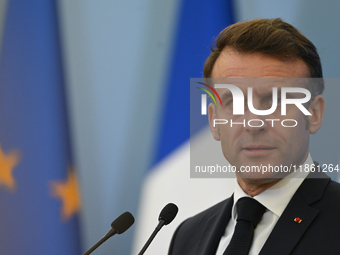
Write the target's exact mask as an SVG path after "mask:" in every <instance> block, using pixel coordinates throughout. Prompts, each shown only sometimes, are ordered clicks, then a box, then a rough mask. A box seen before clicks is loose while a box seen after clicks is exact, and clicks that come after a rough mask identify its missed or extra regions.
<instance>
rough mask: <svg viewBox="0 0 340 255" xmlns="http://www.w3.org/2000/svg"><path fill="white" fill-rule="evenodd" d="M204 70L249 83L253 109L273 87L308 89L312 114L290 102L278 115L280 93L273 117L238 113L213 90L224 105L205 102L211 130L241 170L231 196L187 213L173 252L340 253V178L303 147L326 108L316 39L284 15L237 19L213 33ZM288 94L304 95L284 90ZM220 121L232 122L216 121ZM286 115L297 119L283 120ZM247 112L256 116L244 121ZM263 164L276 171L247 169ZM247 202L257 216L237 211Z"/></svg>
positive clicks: (226, 94) (224, 92)
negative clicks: (254, 218)
mask: <svg viewBox="0 0 340 255" xmlns="http://www.w3.org/2000/svg"><path fill="white" fill-rule="evenodd" d="M204 77H205V78H211V79H212V80H209V79H207V81H211V82H212V85H213V84H214V82H213V80H214V79H216V78H225V79H229V80H227V81H230V80H232V81H235V78H241V79H239V80H238V81H237V86H238V88H239V89H241V91H242V92H243V94H244V95H247V88H248V87H252V100H253V101H252V104H253V108H255V109H258V110H267V109H269V108H271V106H272V104H274V102H275V98H274V97H273V95H272V94H274V92H273V91H274V89H273V88H274V87H279V88H281V90H283V89H282V88H283V87H288V88H292V87H299V88H302V89H308V90H309V91H310V94H311V98H310V100H309V101H308V102H307V103H306V104H304V107H305V108H306V109H308V111H309V113H310V115H306V114H305V113H304V112H303V111H302V110H301V107H297V105H294V104H291V105H287V107H286V114H285V115H284V116H282V112H281V109H280V108H281V105H280V101H279V100H278V101H276V103H277V106H278V107H277V109H276V110H275V109H274V110H273V111H271V112H270V114H269V115H265V116H264V115H259V114H254V113H253V112H254V111H252V110H251V108H250V106H249V102H248V107H245V110H244V115H235V114H233V112H234V109H233V103H234V102H233V94H232V93H230V91H229V90H228V89H225V88H217V89H216V91H217V92H218V94H219V95H220V97H221V99H222V104H221V105H220V104H216V105H214V104H210V105H209V109H208V113H209V123H210V129H211V132H212V135H213V137H214V139H215V140H217V141H220V142H221V147H222V151H223V155H224V157H225V158H226V159H227V161H228V162H229V163H230V164H231V165H232V166H234V167H236V169H237V171H236V177H237V183H236V188H235V191H234V194H233V195H232V196H231V197H230V198H228V199H226V200H225V201H222V202H221V203H219V204H217V205H215V206H213V207H211V208H209V209H207V210H205V211H203V212H201V213H199V214H197V215H196V216H194V217H192V218H189V219H187V220H186V221H184V222H183V223H182V224H181V225H180V226H179V227H178V229H177V230H176V232H175V234H174V236H173V239H172V241H171V245H170V249H169V254H171V255H191V254H192V255H194V254H195V255H200V254H205V255H208V254H209V255H210V254H218V255H219V254H275V255H278V254H282V255H283V254H285V255H286V254H340V241H339V240H340V220H339V217H340V203H339V202H340V185H339V184H338V183H335V182H333V181H331V180H330V179H329V178H328V177H327V175H325V174H324V173H322V169H323V167H320V166H319V165H318V164H317V163H316V162H313V160H312V158H311V155H310V154H309V135H310V134H314V133H316V132H317V131H318V130H319V128H320V127H321V124H322V120H323V113H324V109H325V103H324V99H323V97H322V95H321V94H322V91H323V89H324V84H323V78H322V67H321V62H320V58H319V55H318V53H317V51H316V48H315V46H314V45H313V44H312V43H311V42H310V41H309V40H308V39H307V38H305V37H304V36H303V35H302V34H301V33H299V32H298V31H297V30H296V29H295V28H294V27H293V26H291V25H290V24H288V23H285V22H283V21H282V20H280V19H273V20H268V19H258V20H253V21H249V22H240V23H236V24H234V25H232V26H230V27H228V28H226V29H224V30H223V31H222V32H221V33H220V35H219V36H218V38H217V40H216V47H215V48H214V49H213V51H212V53H211V55H210V56H209V57H208V59H207V60H206V63H205V66H204ZM243 78H246V79H243ZM231 84H233V83H231ZM278 84H279V85H278ZM290 91H292V90H290ZM278 94H280V93H278ZM287 98H290V99H294V100H295V99H301V93H288V94H287ZM234 101H236V100H235V98H234ZM235 105H236V104H235ZM282 107H283V106H282ZM216 119H228V120H230V121H232V122H234V125H215V121H214V120H216ZM283 119H289V120H294V123H296V125H293V126H290V127H288V126H287V125H283V124H282V123H283V122H282V120H283ZM250 120H252V121H257V122H258V123H257V124H256V125H255V124H254V123H253V124H252V125H250V122H249V121H250ZM274 120H275V121H274ZM274 122H275V123H274ZM280 122H281V124H282V125H280V124H279V123H280ZM236 123H238V124H236ZM240 123H241V124H242V123H243V125H240ZM246 123H248V125H246ZM263 166H268V167H269V166H272V167H275V166H276V167H277V169H281V171H267V172H256V171H254V172H252V171H244V170H245V169H252V167H257V168H260V167H263ZM280 167H281V168H280ZM284 168H286V169H290V171H289V172H287V171H282V169H284ZM249 200H250V202H249ZM243 201H247V203H248V202H249V203H250V204H251V206H250V205H247V206H246V207H245V208H247V209H246V210H245V209H243V211H248V210H250V209H249V208H251V207H256V208H257V209H254V210H255V211H254V212H253V211H251V210H253V209H251V210H250V211H251V213H248V214H250V215H255V214H256V215H257V214H258V211H259V210H262V212H261V213H260V214H259V216H258V221H257V222H256V223H254V222H253V221H251V220H250V219H249V220H248V219H243V218H242V217H245V216H243V215H244V214H247V212H246V213H244V212H242V209H241V208H242V207H244V206H243V205H242V204H244V202H243ZM254 201H255V202H254ZM253 203H255V204H256V205H254V206H253ZM260 208H261V209H260ZM256 210H257V211H256ZM240 215H241V216H240ZM244 222H246V223H244ZM242 224H249V229H250V230H245V229H244V228H243V229H242V227H241V225H242ZM247 226H248V225H247ZM240 231H241V232H242V231H243V232H242V233H241V232H240ZM247 231H248V232H251V234H248V233H247ZM240 233H241V234H240ZM240 236H241V237H242V238H240ZM245 236H247V238H245ZM245 239H247V240H245ZM249 239H250V241H249ZM244 242H245V243H247V242H249V243H248V244H249V245H248V244H244ZM245 246H247V248H246V249H244V247H245ZM241 250H243V251H241Z"/></svg>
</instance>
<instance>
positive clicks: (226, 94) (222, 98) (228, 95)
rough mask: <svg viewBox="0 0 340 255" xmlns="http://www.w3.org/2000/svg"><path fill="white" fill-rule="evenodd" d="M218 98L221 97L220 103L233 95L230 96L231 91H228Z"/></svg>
mask: <svg viewBox="0 0 340 255" xmlns="http://www.w3.org/2000/svg"><path fill="white" fill-rule="evenodd" d="M220 97H221V101H222V102H225V101H227V100H228V99H229V98H232V97H233V95H232V93H231V91H230V90H228V91H226V92H224V93H223V94H222V95H221V96H220Z"/></svg>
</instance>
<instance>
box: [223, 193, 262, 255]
mask: <svg viewBox="0 0 340 255" xmlns="http://www.w3.org/2000/svg"><path fill="white" fill-rule="evenodd" d="M236 205H237V220H236V222H237V223H236V226H235V230H234V234H233V236H232V238H231V240H230V243H229V245H228V247H227V249H226V250H225V251H224V253H223V255H247V254H248V252H249V249H250V245H251V243H252V241H253V235H254V229H255V228H256V226H257V224H258V223H259V221H260V219H261V218H262V215H263V213H264V211H265V210H266V208H265V207H264V206H263V205H261V204H260V203H259V202H257V201H256V200H255V199H253V198H250V197H242V198H240V199H239V200H238V201H237V203H236Z"/></svg>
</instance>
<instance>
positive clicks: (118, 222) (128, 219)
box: [83, 212, 135, 255]
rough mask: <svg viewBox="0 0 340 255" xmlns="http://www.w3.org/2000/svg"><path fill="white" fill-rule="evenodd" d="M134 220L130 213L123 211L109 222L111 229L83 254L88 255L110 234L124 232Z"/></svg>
mask: <svg viewBox="0 0 340 255" xmlns="http://www.w3.org/2000/svg"><path fill="white" fill-rule="evenodd" d="M134 222H135V218H134V217H133V216H132V214H131V213H129V212H125V213H123V214H121V215H120V216H119V217H118V218H117V219H115V220H114V221H113V222H112V223H111V229H110V230H109V232H107V233H106V235H105V236H104V237H103V238H102V239H100V240H99V241H98V242H97V243H96V244H95V245H93V246H92V247H91V248H90V249H89V250H88V251H87V252H85V253H84V254H83V255H89V254H90V253H92V252H93V251H94V250H95V249H97V248H98V247H99V246H100V245H101V244H102V243H104V242H105V241H106V240H107V239H109V238H110V237H111V236H113V235H115V234H122V233H124V232H125V231H126V230H128V228H129V227H131V226H132V224H133V223H134Z"/></svg>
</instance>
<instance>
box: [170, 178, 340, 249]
mask: <svg viewBox="0 0 340 255" xmlns="http://www.w3.org/2000/svg"><path fill="white" fill-rule="evenodd" d="M232 205H233V196H231V197H230V198H228V199H226V200H224V201H222V202H220V203H219V204H216V205H214V206H213V207H211V208H209V209H207V210H205V211H203V212H201V213H199V214H197V215H196V216H194V217H192V218H189V219H187V220H186V221H184V222H183V223H182V224H181V225H180V226H179V227H178V228H177V230H176V232H175V234H174V236H173V238H172V241H171V244H170V248H169V255H212V254H215V253H216V250H217V247H218V244H219V241H220V238H221V236H222V235H223V233H224V231H225V228H226V226H227V223H228V221H229V219H230V217H231V208H232ZM296 217H299V218H301V219H302V222H301V223H297V222H295V221H294V219H295V218H296ZM259 254H260V255H287V254H299V255H301V254H303V255H304V254H306V255H307V254H308V255H314V254H322V255H331V254H337V255H339V254H340V184H338V183H336V182H333V181H331V180H330V178H328V177H327V176H326V175H325V174H323V173H317V174H316V173H313V174H310V175H309V176H308V178H306V179H305V180H304V181H303V183H302V184H301V185H300V187H299V188H298V190H297V191H296V193H295V194H294V196H293V197H292V199H291V201H290V202H289V203H288V205H287V207H286V209H285V210H284V212H283V214H282V215H281V217H280V218H279V220H278V222H277V223H276V225H275V227H274V229H273V231H272V232H271V234H270V235H269V237H268V239H267V241H266V242H265V244H264V246H263V248H262V250H261V252H260V253H259Z"/></svg>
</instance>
